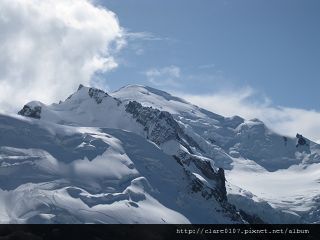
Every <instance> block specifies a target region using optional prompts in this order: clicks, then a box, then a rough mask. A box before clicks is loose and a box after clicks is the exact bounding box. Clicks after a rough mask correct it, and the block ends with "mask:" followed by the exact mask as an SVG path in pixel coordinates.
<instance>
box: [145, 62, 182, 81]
mask: <svg viewBox="0 0 320 240" xmlns="http://www.w3.org/2000/svg"><path fill="white" fill-rule="evenodd" d="M144 75H145V76H146V77H147V79H148V81H149V82H150V83H152V84H154V85H156V86H177V85H179V83H178V81H179V79H180V76H181V71H180V68H179V67H177V66H174V65H171V66H168V67H163V68H150V69H148V70H147V71H145V72H144Z"/></svg>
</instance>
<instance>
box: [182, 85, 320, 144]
mask: <svg viewBox="0 0 320 240" xmlns="http://www.w3.org/2000/svg"><path fill="white" fill-rule="evenodd" d="M258 94H259V93H257V92H256V91H254V90H253V89H252V88H250V87H248V88H243V89H240V90H237V91H224V92H219V93H216V94H212V95H190V94H189V95H188V94H182V93H180V94H179V93H178V94H177V95H179V96H180V97H182V98H184V99H186V100H188V101H190V102H192V103H194V104H196V105H198V106H200V107H203V108H205V109H208V110H210V111H212V112H215V113H218V114H220V115H223V116H233V115H239V116H241V117H244V118H246V119H252V118H259V119H261V120H262V121H264V122H265V123H266V125H267V126H268V127H269V128H271V129H273V130H274V131H276V132H278V133H280V134H283V135H286V136H295V135H296V133H301V134H303V135H305V136H306V137H308V138H310V139H311V140H314V141H318V142H320V112H317V111H315V110H305V109H299V108H290V107H281V106H280V107H276V106H273V105H272V103H271V101H270V100H269V99H268V98H264V99H263V101H257V100H255V99H257V98H259V97H258Z"/></svg>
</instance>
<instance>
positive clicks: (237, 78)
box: [99, 0, 320, 110]
mask: <svg viewBox="0 0 320 240" xmlns="http://www.w3.org/2000/svg"><path fill="white" fill-rule="evenodd" d="M99 3H100V5H104V6H105V7H107V8H108V9H110V10H112V11H114V12H115V13H116V14H117V16H118V18H119V21H120V25H121V26H122V27H124V28H126V29H128V31H130V32H145V33H149V34H152V35H153V36H152V37H150V36H149V37H148V36H144V37H142V36H141V37H140V38H132V39H131V40H129V42H128V46H127V47H126V48H125V49H123V50H122V51H121V53H120V54H119V56H118V58H119V67H118V68H117V69H116V70H114V71H113V72H111V73H107V75H106V79H107V84H108V86H109V87H110V88H111V89H112V90H115V89H117V88H119V87H121V86H123V85H125V84H131V83H138V84H144V85H151V86H155V85H154V84H152V83H151V82H149V81H148V78H147V76H145V74H144V72H146V71H147V70H148V69H163V68H166V67H168V66H175V67H178V68H179V69H180V74H179V76H178V77H176V79H175V81H177V82H178V83H179V84H178V85H167V86H166V85H165V84H164V85H163V86H161V87H160V88H162V89H173V90H175V91H184V92H186V93H192V94H202V93H213V92H216V91H220V90H224V89H227V88H232V89H237V88H242V87H245V86H251V87H252V88H254V89H256V90H258V91H259V92H261V94H262V95H266V96H268V97H270V98H271V99H272V102H273V103H274V104H275V105H282V106H288V107H299V108H307V109H317V110H320V105H319V91H320V1H318V0H242V1H239V0H161V1H160V0H158V1H155V0H103V1H102V0H100V1H99ZM159 80H160V79H159Z"/></svg>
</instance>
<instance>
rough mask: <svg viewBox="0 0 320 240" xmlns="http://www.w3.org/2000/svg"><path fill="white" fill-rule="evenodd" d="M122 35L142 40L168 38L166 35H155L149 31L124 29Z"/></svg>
mask: <svg viewBox="0 0 320 240" xmlns="http://www.w3.org/2000/svg"><path fill="white" fill-rule="evenodd" d="M124 36H125V37H126V38H127V39H129V40H144V41H163V40H170V39H169V38H167V37H159V36H155V35H154V34H153V33H150V32H129V31H126V32H125V34H124Z"/></svg>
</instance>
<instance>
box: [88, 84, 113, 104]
mask: <svg viewBox="0 0 320 240" xmlns="http://www.w3.org/2000/svg"><path fill="white" fill-rule="evenodd" d="M88 93H89V96H90V97H91V98H93V99H94V100H95V101H96V102H97V104H100V103H101V102H102V100H103V99H104V98H105V97H108V96H109V95H108V94H107V93H105V92H104V91H102V90H100V89H96V88H90V89H89V92H88Z"/></svg>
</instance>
